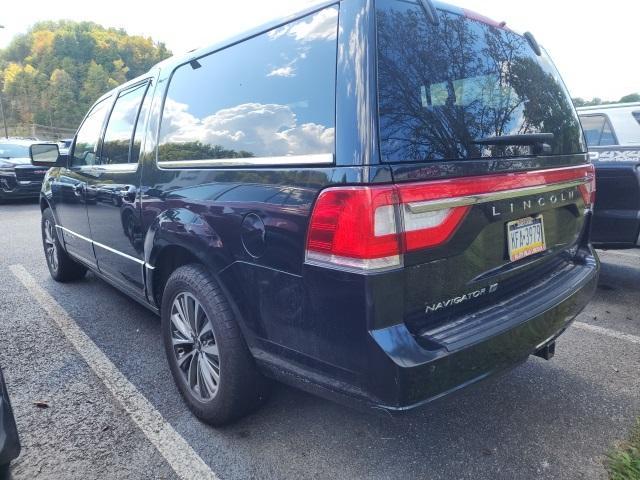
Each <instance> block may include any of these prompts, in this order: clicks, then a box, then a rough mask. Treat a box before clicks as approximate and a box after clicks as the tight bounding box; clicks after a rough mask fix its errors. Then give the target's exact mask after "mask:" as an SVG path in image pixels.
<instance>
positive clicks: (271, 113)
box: [162, 99, 334, 156]
mask: <svg viewBox="0 0 640 480" xmlns="http://www.w3.org/2000/svg"><path fill="white" fill-rule="evenodd" d="M187 109H188V106H187V105H185V104H180V103H177V102H174V101H173V100H171V99H167V102H166V104H165V110H164V115H163V119H162V128H163V132H165V133H164V135H163V139H162V140H163V143H183V142H193V141H199V142H201V143H203V144H209V145H224V147H225V148H227V149H232V150H236V151H241V150H244V151H247V152H251V153H253V154H254V155H255V156H280V155H305V154H315V153H326V152H331V151H333V142H334V129H333V128H328V127H325V126H323V125H318V124H316V123H305V124H298V121H297V117H296V114H295V113H294V112H293V111H292V109H291V108H290V107H289V106H287V105H277V104H260V103H246V104H243V105H238V106H235V107H231V108H225V109H222V110H218V111H217V112H215V113H214V114H212V115H208V116H206V117H204V118H202V119H199V118H196V117H195V116H194V115H192V114H191V113H189V112H188V111H187Z"/></svg>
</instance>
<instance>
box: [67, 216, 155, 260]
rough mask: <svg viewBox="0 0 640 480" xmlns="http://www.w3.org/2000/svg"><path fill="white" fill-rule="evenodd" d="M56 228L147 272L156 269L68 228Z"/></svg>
mask: <svg viewBox="0 0 640 480" xmlns="http://www.w3.org/2000/svg"><path fill="white" fill-rule="evenodd" d="M56 228H59V229H60V230H62V231H63V232H66V233H68V234H69V235H71V236H72V237H76V238H79V239H80V240H84V241H85V242H89V243H90V244H91V245H93V246H94V247H98V248H102V249H104V250H107V251H108V252H111V253H115V254H116V255H120V256H121V257H124V258H126V259H127V260H131V261H132V262H135V263H137V264H139V265H144V266H145V267H146V268H148V269H149V270H155V268H156V267H154V266H152V265H150V264H148V263H147V262H145V261H144V260H140V259H139V258H135V257H132V256H131V255H127V254H126V253H123V252H121V251H119V250H116V249H115V248H111V247H108V246H107V245H104V244H102V243H100V242H95V241H93V240H91V239H90V238H87V237H85V236H84V235H80V234H79V233H76V232H74V231H73V230H69V229H68V228H65V227H63V226H61V225H56Z"/></svg>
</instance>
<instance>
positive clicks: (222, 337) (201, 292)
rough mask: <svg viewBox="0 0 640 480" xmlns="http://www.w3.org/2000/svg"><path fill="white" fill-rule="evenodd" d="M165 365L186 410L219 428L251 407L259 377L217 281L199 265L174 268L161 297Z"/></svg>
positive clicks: (257, 394) (261, 382)
mask: <svg viewBox="0 0 640 480" xmlns="http://www.w3.org/2000/svg"><path fill="white" fill-rule="evenodd" d="M162 335H163V339H164V345H165V351H166V355H167V360H168V362H169V367H170V368H171V373H172V374H173V378H174V380H175V382H176V384H177V385H178V388H179V389H180V393H181V394H182V396H183V397H184V399H185V401H186V403H187V405H188V406H189V408H190V409H191V411H192V412H193V413H194V414H195V415H196V416H197V417H198V418H199V419H201V420H202V421H204V422H206V423H208V424H210V425H214V426H220V425H224V424H227V423H230V422H232V421H234V420H237V419H238V418H240V417H242V416H244V415H246V414H247V413H249V412H250V411H251V410H253V409H254V408H255V407H256V406H257V405H258V404H259V403H260V400H261V398H262V394H263V393H264V392H263V388H264V379H263V377H262V376H261V375H260V373H259V372H258V370H257V368H256V365H255V362H254V360H253V357H252V356H251V353H250V352H249V349H248V347H247V345H246V343H245V341H244V338H243V336H242V333H241V331H240V328H239V326H238V324H237V323H236V321H235V319H234V316H233V313H232V310H231V308H230V307H229V304H228V302H227V300H226V298H225V296H224V293H223V292H222V290H221V289H220V286H219V285H218V284H217V282H216V281H215V280H214V279H213V278H212V277H211V276H210V275H209V274H208V272H207V271H206V270H205V269H204V268H203V267H202V266H200V265H195V264H194V265H186V266H183V267H180V268H178V269H177V270H176V271H175V272H173V274H172V275H171V276H170V277H169V280H168V281H167V284H166V287H165V289H164V294H163V296H162Z"/></svg>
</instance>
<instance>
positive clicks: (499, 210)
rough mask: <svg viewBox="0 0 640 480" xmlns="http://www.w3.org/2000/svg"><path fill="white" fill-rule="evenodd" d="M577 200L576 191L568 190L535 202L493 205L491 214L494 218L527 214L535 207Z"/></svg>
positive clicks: (526, 201) (522, 201)
mask: <svg viewBox="0 0 640 480" xmlns="http://www.w3.org/2000/svg"><path fill="white" fill-rule="evenodd" d="M575 198H576V192H575V190H567V191H564V192H560V193H554V194H552V195H547V196H542V197H538V198H537V199H535V200H519V201H513V202H509V203H503V204H500V205H492V206H491V214H492V215H493V216H494V217H499V216H500V215H502V214H503V213H516V212H526V211H528V210H531V209H532V208H533V207H534V206H538V207H544V206H546V205H556V204H558V203H564V202H567V201H571V200H574V199H575Z"/></svg>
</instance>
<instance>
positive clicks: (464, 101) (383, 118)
mask: <svg viewBox="0 0 640 480" xmlns="http://www.w3.org/2000/svg"><path fill="white" fill-rule="evenodd" d="M376 5H377V15H376V18H377V28H378V90H379V113H380V139H381V150H382V155H383V157H384V159H385V160H386V161H390V162H400V161H439V160H454V159H468V158H482V157H502V156H513V155H529V154H531V153H532V151H531V150H532V149H531V147H528V146H520V147H517V146H512V147H506V148H505V147H495V146H493V147H492V146H488V147H482V146H480V145H478V144H477V143H474V141H475V140H477V139H481V138H485V137H491V136H501V135H511V134H523V133H540V132H549V133H553V134H554V135H555V137H554V141H553V142H552V145H551V147H552V152H553V153H554V154H565V153H574V152H583V151H584V145H583V144H582V136H581V133H580V127H579V122H578V118H577V116H576V114H575V110H574V108H573V104H572V103H571V99H570V97H569V95H568V94H567V91H566V89H565V87H564V84H563V83H562V80H561V79H560V77H559V75H558V73H557V71H556V69H555V67H554V66H553V64H552V62H551V61H550V60H549V58H548V57H547V55H546V53H544V52H543V55H542V57H538V56H536V55H535V53H534V52H533V51H532V49H531V47H530V46H529V44H528V43H527V41H526V40H525V39H524V38H523V37H521V36H519V35H516V34H514V33H512V32H510V31H508V30H505V29H499V28H496V27H492V26H490V25H488V24H486V23H483V22H480V21H477V20H473V19H470V18H467V17H465V16H462V15H457V14H454V13H449V12H445V11H441V10H439V11H438V17H439V20H440V24H439V26H437V27H436V26H433V25H432V24H431V23H429V22H428V21H427V20H426V16H425V14H424V12H423V10H422V9H421V7H420V6H419V5H418V4H417V3H414V2H409V1H401V0H378V1H377V2H376Z"/></svg>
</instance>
